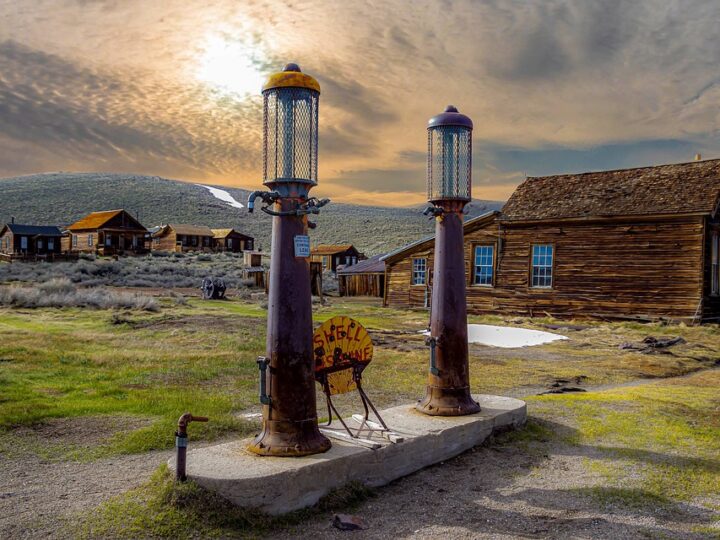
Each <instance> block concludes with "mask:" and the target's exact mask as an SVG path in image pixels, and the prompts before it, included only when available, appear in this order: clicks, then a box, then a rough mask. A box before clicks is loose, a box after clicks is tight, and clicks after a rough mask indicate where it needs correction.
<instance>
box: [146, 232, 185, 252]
mask: <svg viewBox="0 0 720 540" xmlns="http://www.w3.org/2000/svg"><path fill="white" fill-rule="evenodd" d="M156 240H157V241H158V242H156ZM150 245H151V246H152V248H151V249H152V250H153V251H172V252H174V251H180V248H179V247H178V246H177V235H176V234H175V231H173V230H170V231H168V232H167V233H166V234H163V235H160V236H154V237H153V238H152V240H151V243H150Z"/></svg>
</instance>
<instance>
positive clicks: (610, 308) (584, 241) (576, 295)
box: [385, 217, 704, 319]
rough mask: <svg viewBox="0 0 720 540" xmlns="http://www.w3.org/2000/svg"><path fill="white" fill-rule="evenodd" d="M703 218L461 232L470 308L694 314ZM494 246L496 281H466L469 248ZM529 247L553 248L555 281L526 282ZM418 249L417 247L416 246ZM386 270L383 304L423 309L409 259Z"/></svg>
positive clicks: (492, 226)
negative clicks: (547, 283) (538, 285)
mask: <svg viewBox="0 0 720 540" xmlns="http://www.w3.org/2000/svg"><path fill="white" fill-rule="evenodd" d="M703 228H704V222H703V218H702V217H684V218H673V219H662V220H653V221H630V220H629V221H617V220H613V221H610V220H603V221H596V222H574V223H571V222H564V223H555V224H539V225H519V224H510V223H507V222H505V223H502V222H500V223H498V222H495V223H489V224H487V225H485V226H483V227H482V228H480V229H477V230H475V231H472V232H468V233H466V235H465V263H466V276H467V282H466V283H467V298H468V312H469V313H477V314H479V313H502V314H521V315H544V314H546V313H549V314H551V315H555V316H574V315H578V316H610V317H613V316H615V317H636V316H639V317H645V316H648V317H669V318H674V319H692V318H693V317H695V315H696V312H697V310H698V305H699V302H700V300H701V299H702V297H703V268H704V263H703V259H704V249H703V237H704V235H703ZM477 244H493V245H495V284H494V286H493V287H488V286H478V285H471V272H470V271H471V261H472V250H473V246H474V245H477ZM533 244H552V245H553V246H554V269H553V286H552V288H550V289H541V288H533V287H530V272H531V249H532V245H533ZM421 248H422V246H421ZM416 257H426V258H427V259H428V262H427V264H428V269H429V270H430V269H431V268H432V264H433V257H432V245H430V246H429V247H426V248H425V249H419V250H418V251H416V252H415V253H408V254H407V255H406V256H405V257H404V258H403V259H402V260H399V261H397V262H394V263H389V264H388V267H387V292H386V299H385V303H386V305H388V306H393V307H423V306H424V304H425V300H424V299H425V291H424V287H421V286H412V285H411V284H410V283H411V273H412V259H413V258H416Z"/></svg>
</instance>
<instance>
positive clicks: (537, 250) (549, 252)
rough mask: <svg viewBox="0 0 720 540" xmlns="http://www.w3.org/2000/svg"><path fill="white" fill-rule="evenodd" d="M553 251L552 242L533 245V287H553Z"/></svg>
mask: <svg viewBox="0 0 720 540" xmlns="http://www.w3.org/2000/svg"><path fill="white" fill-rule="evenodd" d="M553 251H554V249H553V246H552V244H535V245H534V246H533V247H532V275H531V279H532V281H531V284H532V286H533V287H539V288H550V287H552V284H553V280H552V272H553Z"/></svg>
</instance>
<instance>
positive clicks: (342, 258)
mask: <svg viewBox="0 0 720 540" xmlns="http://www.w3.org/2000/svg"><path fill="white" fill-rule="evenodd" d="M365 258H366V257H365V256H364V255H363V254H362V253H360V252H359V251H358V250H357V249H355V246H353V245H352V244H339V245H334V244H320V245H317V246H315V247H314V248H312V249H311V250H310V262H319V263H321V264H322V269H323V271H326V272H327V271H330V272H337V269H338V266H341V265H346V266H349V265H352V264H356V263H357V262H358V261H360V260H364V259H365Z"/></svg>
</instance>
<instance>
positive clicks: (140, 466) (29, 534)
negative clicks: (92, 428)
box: [0, 452, 171, 539]
mask: <svg viewBox="0 0 720 540" xmlns="http://www.w3.org/2000/svg"><path fill="white" fill-rule="evenodd" d="M170 455H171V452H152V453H148V454H139V455H131V456H118V457H115V458H111V459H101V460H98V461H92V462H87V463H78V462H74V461H48V460H43V459H40V458H38V457H36V456H27V455H25V456H22V457H16V458H6V457H3V456H2V455H0V471H2V475H1V476H0V538H8V539H9V538H13V539H14V538H67V537H70V536H69V534H70V533H69V532H68V531H67V528H66V525H65V522H64V520H63V519H64V518H65V519H66V518H68V517H69V516H71V515H72V514H74V513H75V512H78V511H82V510H88V509H90V508H93V507H95V506H97V505H98V504H100V503H101V502H103V501H106V500H107V499H109V498H110V497H112V496H113V495H116V494H118V493H122V492H123V491H126V490H128V489H131V488H133V487H136V486H138V485H140V484H141V483H143V482H145V481H146V480H147V479H148V478H149V477H150V475H151V474H152V472H153V471H154V470H155V469H157V467H158V465H160V464H161V463H163V462H164V461H166V460H167V459H169V457H170Z"/></svg>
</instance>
